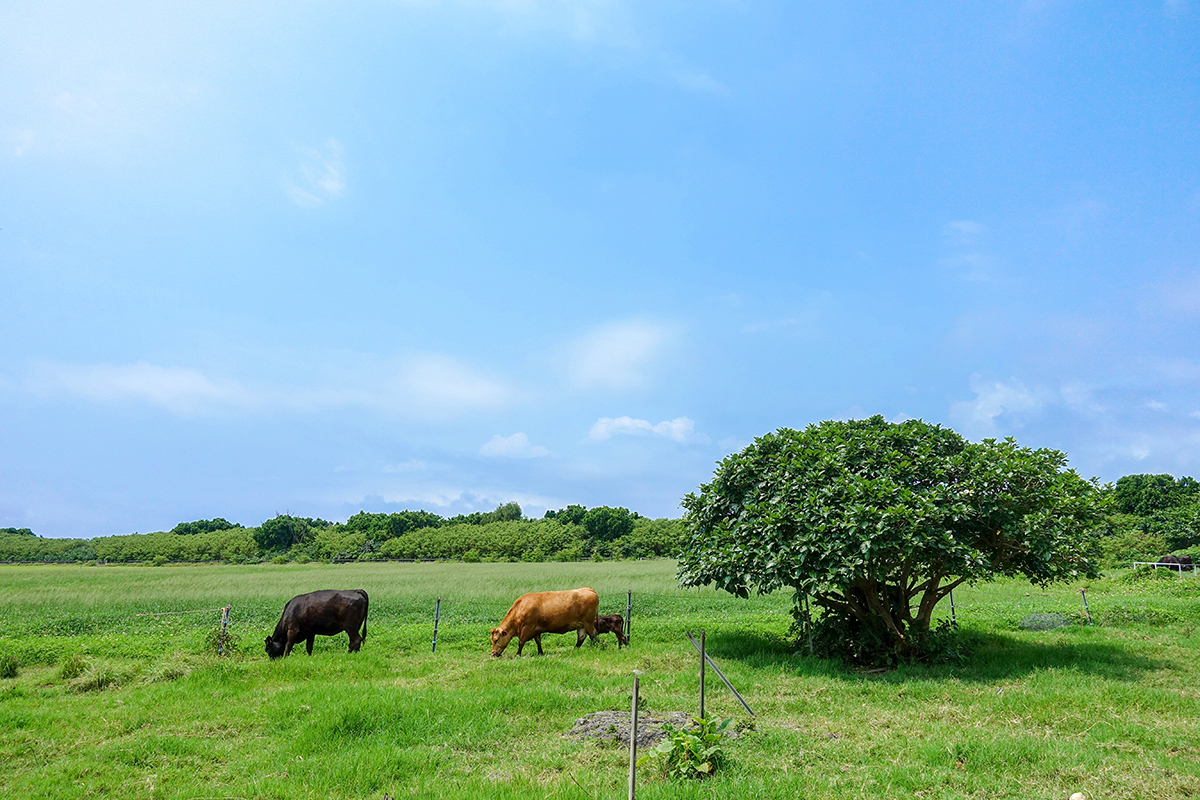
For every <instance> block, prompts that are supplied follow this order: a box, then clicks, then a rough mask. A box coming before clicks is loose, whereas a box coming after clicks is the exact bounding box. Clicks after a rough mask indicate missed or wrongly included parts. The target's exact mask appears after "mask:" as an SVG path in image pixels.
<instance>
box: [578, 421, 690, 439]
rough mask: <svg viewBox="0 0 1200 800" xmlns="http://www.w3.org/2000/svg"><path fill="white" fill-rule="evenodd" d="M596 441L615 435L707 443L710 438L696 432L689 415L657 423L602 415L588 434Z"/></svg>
mask: <svg viewBox="0 0 1200 800" xmlns="http://www.w3.org/2000/svg"><path fill="white" fill-rule="evenodd" d="M588 435H589V437H590V438H592V439H593V440H596V441H603V440H605V439H611V438H612V437H613V436H619V435H626V436H659V437H663V438H666V439H672V440H674V441H676V442H679V443H680V444H693V443H695V444H707V443H708V441H709V439H708V436H706V435H705V434H702V433H700V434H698V433H696V423H695V422H694V421H692V420H691V419H688V418H687V417H676V418H675V419H672V420H667V421H664V422H660V423H658V424H657V425H655V424H653V423H651V422H650V421H649V420H645V419H634V418H633V417H615V418H613V417H601V418H600V419H598V420H596V423H595V424H594V425H592V430H591V431H590V433H589V434H588Z"/></svg>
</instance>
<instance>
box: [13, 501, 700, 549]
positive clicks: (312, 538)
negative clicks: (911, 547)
mask: <svg viewBox="0 0 1200 800" xmlns="http://www.w3.org/2000/svg"><path fill="white" fill-rule="evenodd" d="M683 535H684V528H683V523H682V521H681V520H677V519H648V518H646V517H643V516H641V515H640V514H638V513H637V512H631V511H629V510H628V509H625V508H613V507H610V506H598V507H596V508H590V509H589V508H586V507H584V506H580V505H569V506H567V507H566V508H562V509H558V510H551V511H547V512H546V514H545V516H544V517H542V518H541V519H530V518H527V517H525V516H523V514H522V512H521V507H520V505H518V504H517V503H503V504H501V505H499V506H497V507H496V508H495V509H494V510H493V511H488V512H475V513H472V514H460V515H458V516H455V517H449V518H445V517H442V516H439V515H438V514H434V513H432V512H429V511H399V512H395V513H391V514H372V513H368V512H366V511H363V512H359V513H358V514H355V515H353V516H352V517H350V518H349V519H348V520H346V521H345V522H344V523H341V522H330V521H328V520H323V519H313V518H310V517H297V516H292V515H290V514H281V515H279V516H276V517H273V518H271V519H269V520H266V521H265V522H263V523H262V524H261V525H259V526H257V527H252V528H247V527H243V526H242V525H240V524H238V523H234V522H229V521H228V520H225V519H223V518H220V517H218V518H215V519H209V520H196V521H194V522H181V523H180V524H178V525H176V526H175V527H174V528H172V529H171V530H169V531H159V532H155V533H133V534H127V535H120V536H98V537H95V538H92V539H54V538H43V537H40V536H37V535H35V534H34V532H33V531H31V530H29V529H28V528H0V562H45V563H71V562H76V563H89V562H91V563H103V562H110V563H151V564H165V563H168V562H198V561H223V562H228V563H235V564H245V563H254V562H264V561H274V562H283V561H298V562H301V563H304V562H307V561H330V562H344V561H384V560H389V559H397V560H421V561H434V560H457V561H579V560H583V559H613V558H617V559H620V558H659V557H664V556H673V555H674V554H675V553H676V552H678V550H679V547H680V545H681V544H682V537H683Z"/></svg>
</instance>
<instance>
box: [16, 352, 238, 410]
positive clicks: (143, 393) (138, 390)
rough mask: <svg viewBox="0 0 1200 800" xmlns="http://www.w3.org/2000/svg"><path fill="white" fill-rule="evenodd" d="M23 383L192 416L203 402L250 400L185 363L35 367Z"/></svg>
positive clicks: (233, 384)
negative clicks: (144, 405)
mask: <svg viewBox="0 0 1200 800" xmlns="http://www.w3.org/2000/svg"><path fill="white" fill-rule="evenodd" d="M25 387H26V388H27V389H28V390H30V391H32V392H34V393H35V394H39V395H54V394H74V395H78V396H80V397H84V398H86V399H89V400H95V401H98V402H105V403H116V402H122V401H127V400H133V401H140V402H145V403H149V404H150V405H155V406H159V407H161V408H165V409H167V410H169V411H173V412H176V413H182V414H192V413H195V412H197V411H200V410H201V409H202V408H204V407H206V406H212V405H234V406H245V405H250V404H253V403H254V399H253V397H252V396H251V394H250V393H248V392H247V391H246V389H245V387H243V386H241V385H240V384H239V383H238V382H237V381H234V380H231V379H229V378H226V377H221V376H218V377H209V376H208V375H205V374H204V373H203V372H201V371H200V370H197V369H191V368H188V367H162V366H158V365H157V364H147V363H146V362H144V361H139V362H137V363H136V364H52V363H42V364H38V365H36V366H35V367H34V368H33V370H32V371H31V373H30V375H29V376H28V378H27V379H26V381H25Z"/></svg>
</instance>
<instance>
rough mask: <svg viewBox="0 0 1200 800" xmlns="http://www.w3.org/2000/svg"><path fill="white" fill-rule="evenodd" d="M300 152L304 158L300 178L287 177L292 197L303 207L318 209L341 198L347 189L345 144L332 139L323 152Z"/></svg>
mask: <svg viewBox="0 0 1200 800" xmlns="http://www.w3.org/2000/svg"><path fill="white" fill-rule="evenodd" d="M296 151H297V153H298V154H299V155H300V164H299V166H298V167H297V171H298V173H299V176H298V177H296V178H293V177H292V174H290V173H289V174H286V175H284V183H283V188H284V191H285V192H286V193H287V196H288V198H289V199H290V200H291V201H292V202H293V203H295V204H296V205H298V206H300V207H301V208H314V207H316V206H320V205H324V204H325V203H326V202H328V201H329V200H336V199H337V198H339V197H341V196H342V193H343V192H345V190H346V180H345V173H346V169H345V167H344V166H343V165H342V146H341V144H339V143H338V141H337V140H336V139H329V140H328V141H327V142H326V143H325V147H324V149H323V150H315V149H312V148H305V147H300V148H296Z"/></svg>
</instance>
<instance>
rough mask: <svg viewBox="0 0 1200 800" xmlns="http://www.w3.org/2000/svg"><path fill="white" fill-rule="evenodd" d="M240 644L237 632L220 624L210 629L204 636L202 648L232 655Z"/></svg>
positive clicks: (218, 653)
mask: <svg viewBox="0 0 1200 800" xmlns="http://www.w3.org/2000/svg"><path fill="white" fill-rule="evenodd" d="M241 644H242V643H241V638H240V637H239V636H238V635H237V634H235V633H233V632H232V631H231V630H229V628H222V627H221V626H220V625H217V626H216V627H214V628H212V629H210V630H209V632H208V634H207V635H206V636H205V637H204V649H205V650H207V651H208V652H210V653H216V654H217V655H222V656H228V655H232V654H233V653H234V652H235V651H237V650H238V649H239V648H240V647H241Z"/></svg>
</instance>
